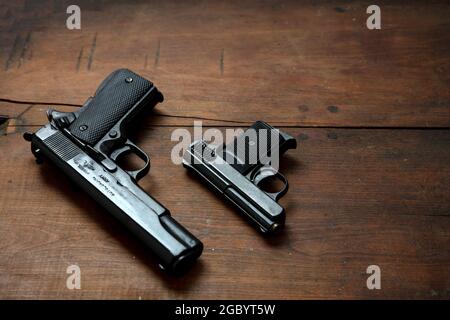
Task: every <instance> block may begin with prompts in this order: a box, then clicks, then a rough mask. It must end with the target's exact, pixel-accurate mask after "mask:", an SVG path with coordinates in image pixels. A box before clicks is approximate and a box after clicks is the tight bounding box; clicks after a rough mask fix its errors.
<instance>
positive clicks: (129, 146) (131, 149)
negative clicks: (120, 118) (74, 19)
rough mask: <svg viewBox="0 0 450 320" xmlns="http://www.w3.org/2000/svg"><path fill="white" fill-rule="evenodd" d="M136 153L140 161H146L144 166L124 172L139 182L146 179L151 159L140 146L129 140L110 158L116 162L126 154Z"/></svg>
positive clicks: (112, 153)
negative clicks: (143, 178)
mask: <svg viewBox="0 0 450 320" xmlns="http://www.w3.org/2000/svg"><path fill="white" fill-rule="evenodd" d="M130 153H134V154H135V155H136V156H138V157H139V158H140V159H142V160H143V161H145V164H144V166H143V167H142V168H141V169H137V170H124V171H125V172H126V173H128V174H129V175H130V176H131V177H132V178H133V179H134V180H136V181H139V180H140V179H142V177H144V176H145V175H146V174H147V173H148V171H149V170H150V157H149V156H148V155H147V154H146V153H145V152H144V151H142V150H141V149H140V148H139V147H138V146H136V145H135V144H133V143H132V142H131V141H129V140H127V141H126V142H125V145H124V146H123V147H121V148H118V149H116V150H114V151H113V152H111V155H110V158H111V160H113V161H114V162H116V160H117V159H118V158H119V157H120V156H122V155H126V154H130Z"/></svg>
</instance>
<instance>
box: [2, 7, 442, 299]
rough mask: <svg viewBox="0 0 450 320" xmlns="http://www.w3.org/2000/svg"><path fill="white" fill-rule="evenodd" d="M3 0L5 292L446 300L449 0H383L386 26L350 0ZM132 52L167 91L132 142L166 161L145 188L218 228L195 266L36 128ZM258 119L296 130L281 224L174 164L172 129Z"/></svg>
mask: <svg viewBox="0 0 450 320" xmlns="http://www.w3.org/2000/svg"><path fill="white" fill-rule="evenodd" d="M0 2H1V3H2V5H1V6H0V17H1V18H0V43H1V46H0V63H1V65H0V76H1V78H0V79H1V80H0V116H1V117H2V118H1V119H4V120H3V122H4V123H3V124H0V150H1V151H2V152H0V163H1V165H0V175H1V177H2V179H0V298H6V299H17V298H25V299H32V298H38V299H72V298H77V299H78V298H81V299H89V298H91V299H101V298H105V299H119V298H125V299H139V298H141V299H180V298H192V299H211V298H217V299H232V298H235V299H312V298H342V299H351V298H356V299H364V298H368V299H371V298H389V299H405V298H425V299H449V298H450V251H449V248H450V219H449V217H450V197H449V194H450V167H449V163H450V130H449V127H450V108H449V101H450V91H449V90H448V88H449V84H450V78H449V70H450V57H449V55H448V52H449V50H450V47H449V44H450V41H449V40H450V39H449V37H450V36H449V34H450V33H449V24H448V16H449V13H450V6H449V5H448V4H447V3H446V2H444V1H442V2H435V3H434V4H433V5H430V4H428V3H422V2H411V3H410V4H406V3H403V2H395V1H386V2H385V1H379V2H378V3H377V4H378V5H379V6H380V7H381V8H382V30H377V31H369V30H367V28H366V27H365V20H366V18H367V14H366V13H365V10H366V7H367V5H369V4H368V3H352V2H347V1H305V2H299V1H239V2H220V1H164V2H155V3H154V2H151V3H150V2H148V3H147V2H144V1H136V2H130V3H128V2H124V1H84V0H83V1H78V5H79V6H80V7H81V10H82V29H81V30H79V31H70V30H67V29H66V28H65V19H66V17H67V14H66V13H65V10H66V8H67V6H68V5H69V4H72V3H71V2H69V1H39V2H38V1H32V0H26V1H25V0H22V1H14V2H5V1H0ZM118 67H128V68H130V69H132V70H134V71H136V72H138V73H140V74H142V75H143V76H145V77H147V78H149V79H151V80H152V81H154V83H155V84H156V85H157V86H158V88H159V89H160V90H161V91H162V92H163V93H164V95H165V98H166V99H165V101H164V103H162V104H160V105H158V106H157V107H156V109H155V110H154V112H153V114H152V116H149V117H147V118H146V119H143V120H142V121H140V123H139V125H138V126H136V127H139V128H140V131H139V132H134V134H133V135H132V138H133V141H136V143H137V144H138V145H139V146H141V147H142V149H143V150H145V151H146V152H148V153H149V154H150V155H151V157H152V169H151V171H150V173H149V175H148V176H146V177H145V178H144V179H143V180H142V183H141V185H142V187H143V188H144V189H145V190H146V191H147V192H149V193H151V194H152V195H153V196H154V197H155V198H156V199H158V200H159V201H161V202H162V203H163V204H164V205H165V206H167V207H168V208H169V209H170V210H171V212H172V214H173V216H174V217H175V218H176V219H177V220H178V221H180V222H181V223H182V224H183V225H185V226H186V227H187V228H188V229H189V230H190V231H192V232H193V233H194V234H196V235H197V236H198V237H199V238H200V239H201V240H202V241H203V242H204V244H205V251H204V254H203V255H202V257H201V258H200V260H199V261H198V263H197V264H196V265H195V267H194V268H193V269H192V270H191V271H190V272H189V273H188V274H187V275H185V276H184V277H181V278H170V277H168V276H167V275H165V274H164V273H163V272H161V271H160V270H159V269H158V268H157V267H156V265H155V261H154V260H153V258H152V257H150V256H149V254H148V252H147V250H146V248H145V247H143V245H142V244H141V243H140V242H139V241H137V240H135V239H134V238H133V237H132V236H131V235H130V234H128V233H127V231H126V230H124V228H123V227H122V226H121V225H120V224H119V223H117V222H116V221H115V220H114V219H113V218H111V217H110V216H109V215H108V213H107V212H105V211H104V210H103V209H101V208H100V207H99V206H98V205H97V204H95V202H94V201H92V200H91V199H90V198H89V197H88V196H87V195H86V194H84V193H82V192H81V191H80V190H79V189H78V188H76V187H75V186H73V185H72V184H71V183H70V181H68V179H67V178H66V177H64V176H63V175H62V174H61V173H60V172H58V171H56V170H55V168H53V167H52V166H51V165H49V164H44V165H42V166H37V165H36V164H35V163H34V160H33V156H32V154H31V152H30V148H29V144H28V143H26V142H25V141H23V139H22V137H21V135H22V133H23V132H25V131H26V130H31V131H34V130H36V129H37V128H38V127H39V126H41V125H43V124H45V123H46V122H47V120H46V116H45V110H46V109H47V108H48V107H49V106H51V107H53V108H56V109H58V110H61V111H71V110H75V108H78V107H79V106H80V105H81V104H82V103H83V102H84V101H85V100H86V99H87V98H88V97H89V96H90V95H91V94H92V93H93V92H94V91H95V89H96V88H97V86H98V85H99V83H100V82H101V80H103V78H104V77H105V76H106V75H107V74H109V73H110V72H111V71H112V70H113V69H115V68H118ZM258 119H261V120H265V121H267V122H268V123H270V124H272V125H274V126H277V127H280V128H281V129H283V130H285V131H287V132H288V133H290V134H292V135H294V136H295V137H296V138H297V140H298V142H299V148H298V149H297V150H291V151H289V152H288V153H287V154H286V157H285V158H284V159H283V161H282V168H281V170H282V172H283V173H284V174H285V175H286V176H287V178H288V179H289V182H290V190H289V192H288V194H287V195H286V196H285V197H284V198H283V199H281V204H282V205H283V206H284V207H285V208H286V211H287V226H286V229H285V230H284V232H283V233H282V234H280V235H279V236H278V237H272V238H265V237H262V236H261V235H260V234H259V233H258V232H257V231H256V230H255V229H254V228H253V227H252V226H250V225H249V224H248V223H246V221H245V219H243V218H242V217H241V216H240V215H239V214H238V213H236V212H235V211H234V210H233V209H232V208H231V207H230V206H229V205H228V204H227V203H225V202H224V201H222V200H221V199H220V198H218V197H216V195H215V194H214V193H211V192H210V190H209V189H208V188H206V187H205V186H204V185H202V183H200V181H199V180H198V179H197V178H196V177H195V176H193V175H191V174H189V173H188V172H187V171H186V170H185V169H183V168H182V167H180V166H176V165H174V164H173V163H172V162H171V161H170V153H171V150H172V147H173V146H174V145H175V144H176V142H175V141H171V133H172V131H173V130H174V129H177V128H178V129H186V130H189V131H191V130H192V125H193V121H194V120H202V121H203V125H204V126H205V127H217V128H219V130H224V129H225V128H228V127H233V128H236V127H246V126H248V125H249V124H251V123H252V122H254V121H255V120H258ZM72 264H77V265H79V266H80V268H81V272H82V280H81V281H82V289H81V290H68V289H67V288H66V279H67V276H68V275H67V274H66V268H67V267H68V266H69V265H72ZM372 264H375V265H379V266H380V267H381V270H382V289H381V290H368V289H367V287H366V279H367V277H368V275H367V274H366V268H367V267H368V266H369V265H372Z"/></svg>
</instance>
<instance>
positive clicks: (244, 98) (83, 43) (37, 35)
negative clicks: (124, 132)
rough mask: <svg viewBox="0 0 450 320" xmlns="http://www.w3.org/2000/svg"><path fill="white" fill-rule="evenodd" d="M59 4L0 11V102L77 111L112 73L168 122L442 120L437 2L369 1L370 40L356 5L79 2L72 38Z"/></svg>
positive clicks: (441, 9)
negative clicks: (373, 6) (150, 86)
mask: <svg viewBox="0 0 450 320" xmlns="http://www.w3.org/2000/svg"><path fill="white" fill-rule="evenodd" d="M63 3H64V2H62V4H60V5H59V6H58V7H54V6H55V5H54V2H49V3H47V5H46V4H45V2H43V3H42V2H39V3H34V2H33V1H26V2H25V4H26V5H24V6H23V7H20V5H18V4H16V5H12V6H17V8H14V7H13V8H10V9H9V11H8V12H9V15H8V16H9V17H10V18H8V19H7V20H6V21H5V22H3V24H4V28H2V31H1V32H0V41H1V42H2V50H1V52H0V61H3V63H4V67H3V68H0V69H2V70H1V73H0V74H1V75H2V77H3V79H6V78H7V79H8V80H7V81H5V80H3V81H2V85H1V86H0V98H9V99H17V100H23V101H38V102H39V101H44V102H54V103H73V104H81V103H83V102H84V101H85V99H86V98H87V97H88V96H89V95H91V94H92V93H93V90H94V88H96V86H97V85H98V84H99V83H100V81H101V80H102V79H103V78H104V77H105V76H106V75H107V74H109V73H110V72H111V70H113V69H114V68H118V67H123V66H126V67H128V68H130V69H132V70H134V71H136V72H139V73H141V74H143V75H144V76H146V77H148V78H150V79H152V80H153V81H154V82H155V83H156V84H157V85H158V87H159V88H160V89H161V90H162V92H163V93H164V94H165V95H166V98H167V99H166V107H165V113H166V114H170V115H176V116H184V117H198V118H207V119H217V120H226V121H236V122H238V123H239V122H244V123H246V124H249V123H251V122H253V121H254V115H255V114H261V115H264V117H265V118H266V120H267V121H268V122H270V123H272V124H273V125H309V126H395V127H399V126H408V127H411V126H421V127H429V126H438V127H448V126H449V125H450V124H449V119H450V115H449V108H448V106H449V101H450V92H449V90H448V87H449V83H450V82H449V81H450V78H449V76H448V75H449V74H450V73H449V70H450V58H449V55H448V52H449V50H450V47H449V43H450V33H449V32H448V16H449V14H450V7H449V6H448V4H444V3H442V4H439V3H438V4H435V5H433V6H429V5H428V4H425V3H421V2H417V3H414V4H411V5H407V6H405V5H401V4H395V3H394V4H393V3H392V2H391V1H389V2H386V3H383V2H380V3H379V5H382V6H383V28H382V30H377V31H370V30H368V29H367V28H366V27H365V20H366V18H367V14H366V13H365V11H366V5H364V4H358V3H353V4H352V3H349V4H342V3H341V2H332V1H331V2H328V1H326V2H320V1H319V2H305V3H299V2H298V1H286V2H275V1H274V2H272V1H267V2H255V1H239V2H235V3H231V2H229V3H222V2H217V1H212V2H196V1H183V2H180V1H168V2H166V1H165V2H164V3H145V2H137V3H130V4H126V3H125V2H117V3H114V2H112V3H111V2H105V3H97V2H90V1H80V2H79V5H80V7H81V8H82V12H83V17H82V29H81V30H79V31H73V30H68V29H66V28H65V24H64V22H65V19H66V17H67V14H66V13H65V8H66V7H65V6H64V4H63ZM8 7H9V5H8ZM336 8H340V10H336ZM255 12H257V14H255ZM7 21H9V24H8V22H7ZM27 39H28V41H27ZM94 40H95V41H94ZM213 124H215V123H213Z"/></svg>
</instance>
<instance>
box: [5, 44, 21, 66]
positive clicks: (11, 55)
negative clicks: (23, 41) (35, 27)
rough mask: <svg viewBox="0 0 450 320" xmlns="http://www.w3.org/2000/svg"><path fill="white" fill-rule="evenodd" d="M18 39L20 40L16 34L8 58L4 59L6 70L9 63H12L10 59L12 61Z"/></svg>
mask: <svg viewBox="0 0 450 320" xmlns="http://www.w3.org/2000/svg"><path fill="white" fill-rule="evenodd" d="M19 41H20V36H19V35H16V38H15V39H14V44H13V46H12V47H11V50H10V51H9V56H8V59H6V63H5V71H7V70H8V69H9V67H10V65H11V63H12V61H13V59H14V56H15V54H16V51H17V46H18V44H19Z"/></svg>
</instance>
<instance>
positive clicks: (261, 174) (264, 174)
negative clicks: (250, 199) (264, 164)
mask: <svg viewBox="0 0 450 320" xmlns="http://www.w3.org/2000/svg"><path fill="white" fill-rule="evenodd" d="M270 177H275V178H277V179H278V180H280V181H281V182H282V183H283V188H282V189H281V190H280V191H278V192H268V191H266V190H263V189H261V187H260V185H261V183H262V182H263V181H264V180H265V179H268V178H270ZM253 183H254V184H255V185H256V186H257V187H258V188H260V189H261V190H262V191H263V192H264V193H265V194H267V195H268V196H269V197H271V198H272V199H273V200H275V201H278V200H279V199H281V197H283V196H284V195H285V194H286V192H288V189H289V183H288V181H287V179H286V177H285V176H284V175H282V174H281V173H280V172H278V171H274V170H272V169H264V168H262V169H259V170H258V171H257V172H256V175H255V176H254V178H253Z"/></svg>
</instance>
